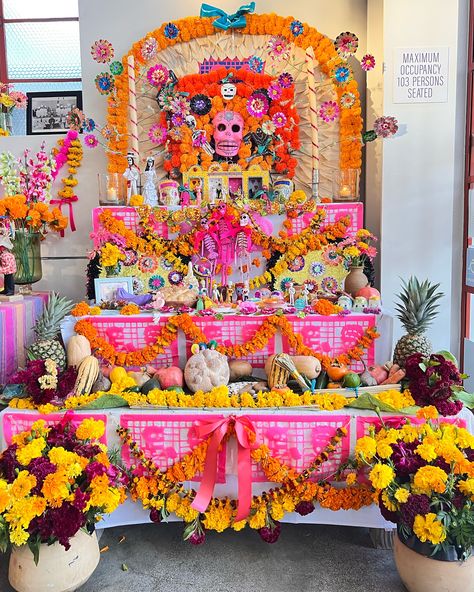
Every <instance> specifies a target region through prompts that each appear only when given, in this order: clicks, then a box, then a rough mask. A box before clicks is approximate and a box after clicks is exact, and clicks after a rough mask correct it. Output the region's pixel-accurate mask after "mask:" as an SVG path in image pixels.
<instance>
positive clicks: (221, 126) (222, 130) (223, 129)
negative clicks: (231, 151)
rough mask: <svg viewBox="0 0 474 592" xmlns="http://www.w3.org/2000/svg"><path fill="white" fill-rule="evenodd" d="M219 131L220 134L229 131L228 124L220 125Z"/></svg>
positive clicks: (218, 126)
mask: <svg viewBox="0 0 474 592" xmlns="http://www.w3.org/2000/svg"><path fill="white" fill-rule="evenodd" d="M217 129H218V130H219V131H220V132H225V130H226V129H227V126H226V124H225V123H219V124H218V125H217Z"/></svg>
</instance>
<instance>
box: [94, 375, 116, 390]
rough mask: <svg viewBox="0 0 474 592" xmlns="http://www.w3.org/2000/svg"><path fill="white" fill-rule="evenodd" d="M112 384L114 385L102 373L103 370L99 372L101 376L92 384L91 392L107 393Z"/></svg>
mask: <svg viewBox="0 0 474 592" xmlns="http://www.w3.org/2000/svg"><path fill="white" fill-rule="evenodd" d="M111 386H112V383H111V382H110V380H109V379H108V378H107V376H104V375H103V374H102V372H99V377H98V378H97V380H96V381H95V382H94V384H93V385H92V390H91V393H97V392H99V391H100V392H104V393H107V392H108V391H109V390H110V387H111Z"/></svg>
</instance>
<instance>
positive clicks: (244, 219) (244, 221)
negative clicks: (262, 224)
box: [239, 212, 250, 226]
mask: <svg viewBox="0 0 474 592" xmlns="http://www.w3.org/2000/svg"><path fill="white" fill-rule="evenodd" d="M239 224H240V226H248V225H249V224H250V217H249V215H248V214H247V213H246V212H242V214H240V220H239Z"/></svg>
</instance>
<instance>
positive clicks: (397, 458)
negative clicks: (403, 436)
mask: <svg viewBox="0 0 474 592" xmlns="http://www.w3.org/2000/svg"><path fill="white" fill-rule="evenodd" d="M418 444H419V442H410V443H405V442H400V443H399V444H393V445H392V448H393V454H392V456H391V457H390V458H391V459H392V461H393V464H394V465H395V471H396V473H397V475H399V476H400V477H408V476H409V475H410V474H411V473H414V472H415V471H417V470H418V469H419V468H420V467H423V466H424V465H426V462H425V461H424V460H423V459H422V458H421V456H419V455H418V454H416V452H415V448H416V447H417V446H418Z"/></svg>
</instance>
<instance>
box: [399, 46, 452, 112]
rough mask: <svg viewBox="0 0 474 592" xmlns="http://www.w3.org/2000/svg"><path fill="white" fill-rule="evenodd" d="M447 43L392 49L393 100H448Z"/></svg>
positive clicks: (431, 101) (425, 101)
mask: <svg viewBox="0 0 474 592" xmlns="http://www.w3.org/2000/svg"><path fill="white" fill-rule="evenodd" d="M448 68H449V47H411V48H408V47H407V48H402V47H398V48H396V49H395V56H394V67H393V102H394V103H445V102H446V101H447V100H448Z"/></svg>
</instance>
